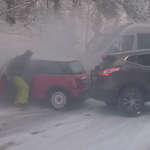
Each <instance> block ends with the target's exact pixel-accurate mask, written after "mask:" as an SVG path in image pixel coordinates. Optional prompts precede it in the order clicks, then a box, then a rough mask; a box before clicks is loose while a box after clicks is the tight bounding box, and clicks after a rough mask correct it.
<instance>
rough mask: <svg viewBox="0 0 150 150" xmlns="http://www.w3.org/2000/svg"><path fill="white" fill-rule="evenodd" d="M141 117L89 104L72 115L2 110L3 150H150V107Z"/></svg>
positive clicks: (0, 133) (0, 149) (0, 146)
mask: <svg viewBox="0 0 150 150" xmlns="http://www.w3.org/2000/svg"><path fill="white" fill-rule="evenodd" d="M146 110H147V111H146V113H145V114H143V115H142V116H140V117H135V118H132V117H131V118H130V117H123V116H121V115H120V114H119V112H118V110H117V109H116V108H109V107H108V106H106V105H105V104H103V103H102V102H97V101H94V100H88V101H86V102H84V104H77V106H76V107H74V108H73V110H71V111H67V112H56V111H53V110H49V109H44V108H39V107H36V108H30V109H29V110H28V111H20V110H19V109H16V110H9V111H8V110H7V109H5V110H1V111H0V112H1V113H0V150H5V149H8V150H43V149H44V150H150V142H149V141H150V140H149V139H150V113H149V110H150V105H149V104H147V105H146Z"/></svg>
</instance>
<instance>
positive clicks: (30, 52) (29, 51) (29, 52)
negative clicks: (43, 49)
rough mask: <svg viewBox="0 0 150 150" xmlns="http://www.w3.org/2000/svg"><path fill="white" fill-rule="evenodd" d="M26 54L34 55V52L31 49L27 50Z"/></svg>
mask: <svg viewBox="0 0 150 150" xmlns="http://www.w3.org/2000/svg"><path fill="white" fill-rule="evenodd" d="M24 54H25V55H33V52H32V51H31V50H27V51H26V52H25V53H24Z"/></svg>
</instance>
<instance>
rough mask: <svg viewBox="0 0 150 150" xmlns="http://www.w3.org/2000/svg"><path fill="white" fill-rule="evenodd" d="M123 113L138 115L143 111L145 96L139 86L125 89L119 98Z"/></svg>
mask: <svg viewBox="0 0 150 150" xmlns="http://www.w3.org/2000/svg"><path fill="white" fill-rule="evenodd" d="M118 106H119V109H120V111H121V113H124V114H126V115H130V116H136V115H139V114H140V113H141V110H142V108H143V106H144V96H143V94H142V93H141V92H140V90H138V89H137V88H127V89H125V90H124V91H123V92H122V93H121V95H120V97H119V100H118Z"/></svg>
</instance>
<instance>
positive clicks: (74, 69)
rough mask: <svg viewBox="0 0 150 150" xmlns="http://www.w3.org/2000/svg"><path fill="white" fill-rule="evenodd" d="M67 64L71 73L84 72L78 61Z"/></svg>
mask: <svg viewBox="0 0 150 150" xmlns="http://www.w3.org/2000/svg"><path fill="white" fill-rule="evenodd" d="M68 66H69V70H70V71H71V73H72V74H81V73H85V70H84V68H83V66H82V65H81V64H80V62H79V61H72V62H68Z"/></svg>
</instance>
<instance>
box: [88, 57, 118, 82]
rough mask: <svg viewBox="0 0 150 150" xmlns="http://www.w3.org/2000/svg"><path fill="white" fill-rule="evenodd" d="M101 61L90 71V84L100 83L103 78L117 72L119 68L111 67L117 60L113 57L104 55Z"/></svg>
mask: <svg viewBox="0 0 150 150" xmlns="http://www.w3.org/2000/svg"><path fill="white" fill-rule="evenodd" d="M102 59H103V61H102V62H101V63H100V64H99V65H98V66H96V67H95V69H93V70H92V71H91V74H90V77H91V84H98V83H102V82H103V80H104V77H106V76H109V75H111V73H112V72H115V71H118V70H119V69H120V68H118V67H115V68H114V67H111V66H112V65H113V63H114V62H115V61H116V60H117V59H118V56H115V55H105V56H103V57H102Z"/></svg>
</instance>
